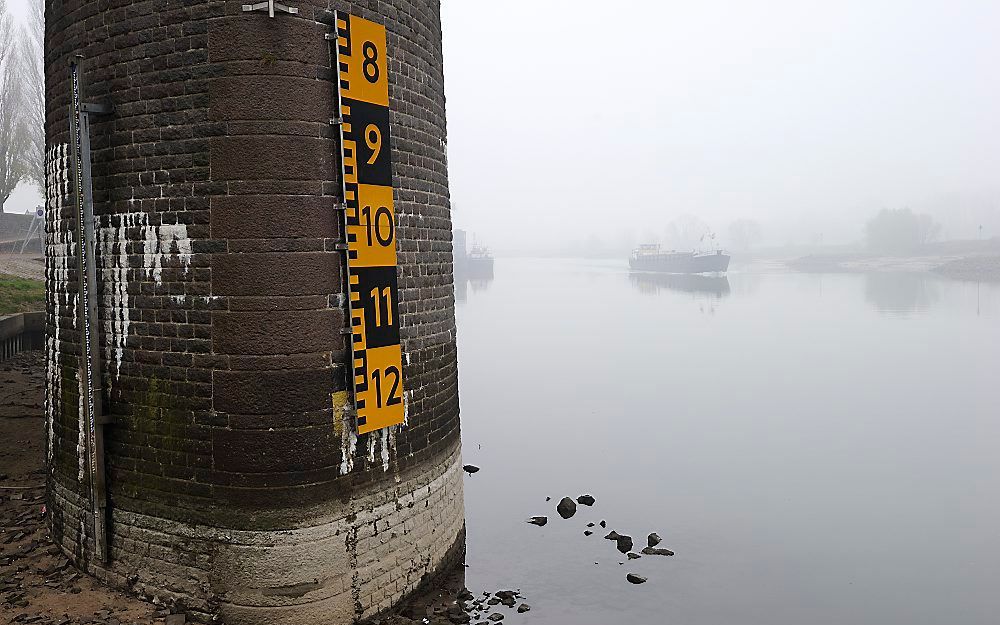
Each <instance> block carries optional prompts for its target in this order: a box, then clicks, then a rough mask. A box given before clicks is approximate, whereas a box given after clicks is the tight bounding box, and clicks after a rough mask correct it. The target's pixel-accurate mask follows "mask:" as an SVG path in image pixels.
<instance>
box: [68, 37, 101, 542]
mask: <svg viewBox="0 0 1000 625" xmlns="http://www.w3.org/2000/svg"><path fill="white" fill-rule="evenodd" d="M70 80H71V82H72V97H71V99H70V107H71V110H70V116H69V129H70V152H71V156H72V164H73V190H74V208H75V212H76V229H75V236H76V252H77V254H76V257H77V280H78V284H79V296H80V300H79V302H80V304H79V305H78V306H77V319H78V320H79V324H78V327H79V328H80V379H81V387H82V388H81V389H80V392H81V394H82V395H83V407H84V411H85V415H84V417H85V431H84V432H81V433H80V435H81V436H84V438H85V442H86V453H87V469H88V474H89V478H90V480H89V481H90V501H91V514H92V516H93V530H94V547H95V551H96V554H97V556H98V557H99V558H100V560H101V561H102V562H107V561H108V556H109V553H108V523H107V507H108V504H107V488H106V483H105V468H104V427H103V426H104V423H106V420H105V418H104V409H103V405H102V398H101V355H100V354H101V352H100V345H99V342H98V332H99V330H98V316H97V264H96V250H97V246H96V243H95V241H96V235H95V225H94V198H93V189H92V181H91V172H90V114H89V113H88V112H87V109H88V108H89V107H86V106H85V105H84V103H83V99H84V87H85V85H84V78H83V58H82V57H80V56H77V57H75V58H73V59H72V60H71V61H70Z"/></svg>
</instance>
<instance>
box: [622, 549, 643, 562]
mask: <svg viewBox="0 0 1000 625" xmlns="http://www.w3.org/2000/svg"><path fill="white" fill-rule="evenodd" d="M625 555H627V556H628V559H629V560H638V559H639V558H641V557H642V556H640V555H639V554H637V553H632V552H631V551H629V552H628V553H626V554H625Z"/></svg>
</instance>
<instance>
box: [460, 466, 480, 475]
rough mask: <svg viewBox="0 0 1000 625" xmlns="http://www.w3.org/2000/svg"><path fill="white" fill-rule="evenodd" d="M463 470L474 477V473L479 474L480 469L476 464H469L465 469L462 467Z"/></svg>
mask: <svg viewBox="0 0 1000 625" xmlns="http://www.w3.org/2000/svg"><path fill="white" fill-rule="evenodd" d="M462 469H463V470H465V472H466V473H468V474H469V475H472V474H473V473H479V467H477V466H476V465H474V464H467V465H465V466H464V467H462Z"/></svg>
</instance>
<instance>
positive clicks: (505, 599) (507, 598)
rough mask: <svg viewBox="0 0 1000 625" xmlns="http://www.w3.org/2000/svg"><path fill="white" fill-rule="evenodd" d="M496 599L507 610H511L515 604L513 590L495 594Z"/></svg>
mask: <svg viewBox="0 0 1000 625" xmlns="http://www.w3.org/2000/svg"><path fill="white" fill-rule="evenodd" d="M496 598H497V599H499V600H500V603H502V604H504V605H505V606H507V607H508V608H513V607H514V604H515V603H517V593H516V592H514V591H513V590H501V591H499V592H497V593H496Z"/></svg>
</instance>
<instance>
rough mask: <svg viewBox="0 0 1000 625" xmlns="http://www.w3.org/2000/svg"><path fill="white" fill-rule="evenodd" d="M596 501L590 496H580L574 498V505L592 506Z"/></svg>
mask: <svg viewBox="0 0 1000 625" xmlns="http://www.w3.org/2000/svg"><path fill="white" fill-rule="evenodd" d="M595 501H597V500H596V499H594V498H593V497H592V496H591V495H580V496H579V497H577V498H576V503H578V504H582V505H584V506H592V505H594V502H595Z"/></svg>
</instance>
